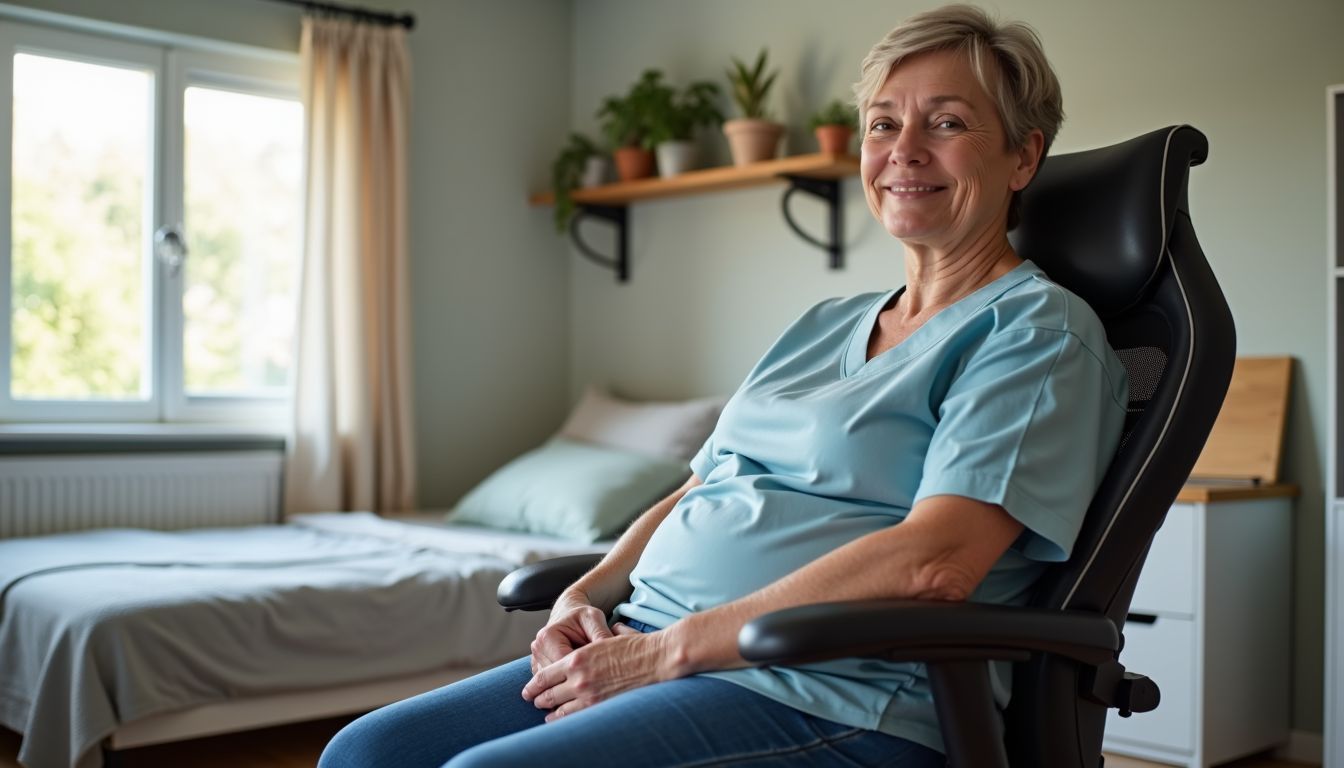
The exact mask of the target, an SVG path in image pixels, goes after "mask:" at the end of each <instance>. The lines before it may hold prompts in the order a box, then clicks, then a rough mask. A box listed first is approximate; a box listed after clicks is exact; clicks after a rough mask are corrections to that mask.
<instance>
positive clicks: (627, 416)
mask: <svg viewBox="0 0 1344 768" xmlns="http://www.w3.org/2000/svg"><path fill="white" fill-rule="evenodd" d="M723 404H724V401H723V400H721V399H719V398H713V397H709V398H701V399H698V400H684V401H680V402H636V401H633V400H624V399H622V398H619V397H616V396H615V395H611V394H608V393H606V392H604V391H602V390H600V389H598V388H596V387H589V388H588V391H586V392H584V394H583V398H582V399H581V400H579V404H578V405H577V406H575V407H574V412H573V413H571V414H570V415H569V419H568V420H567V421H566V422H565V425H564V426H563V427H561V428H560V433H559V434H560V436H561V437H567V438H569V439H571V440H582V441H584V442H588V443H595V444H597V445H605V446H608V447H610V448H621V449H624V450H627V451H633V452H635V453H642V454H644V455H645V456H656V457H659V458H665V459H677V460H681V461H689V460H690V459H691V457H693V456H695V452H696V451H698V450H700V446H702V445H704V443H705V440H707V439H709V433H711V432H713V431H714V425H715V424H717V423H718V421H719V412H720V411H722V410H723Z"/></svg>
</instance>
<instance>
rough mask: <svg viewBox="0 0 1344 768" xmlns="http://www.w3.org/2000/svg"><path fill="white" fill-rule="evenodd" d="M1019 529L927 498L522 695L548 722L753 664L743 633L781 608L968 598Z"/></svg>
mask: <svg viewBox="0 0 1344 768" xmlns="http://www.w3.org/2000/svg"><path fill="white" fill-rule="evenodd" d="M1022 529H1023V526H1022V524H1021V523H1019V522H1018V521H1017V520H1015V519H1014V518H1012V517H1011V516H1010V515H1009V514H1008V513H1007V512H1005V511H1004V510H1003V508H1002V507H1000V506H998V505H996V504H986V503H984V502H981V501H976V500H974V499H969V498H966V497H962V496H934V497H931V498H928V499H925V500H923V501H921V502H919V503H918V504H916V505H915V507H914V509H913V510H911V512H910V514H909V516H907V517H906V519H905V520H904V521H903V522H901V523H900V524H899V525H894V526H892V527H890V528H886V529H883V530H881V531H876V532H874V533H870V534H868V535H866V536H863V537H861V538H858V539H855V540H854V541H851V542H849V543H848V544H846V545H844V546H842V547H839V548H838V549H835V550H833V551H831V552H829V553H827V554H825V555H823V556H821V557H819V558H817V559H816V560H813V561H812V562H810V563H808V564H807V565H805V566H803V567H802V568H799V569H798V570H796V571H794V572H793V573H790V574H789V575H787V576H785V577H783V578H781V579H779V580H778V581H775V582H774V583H772V584H769V585H767V586H765V587H763V588H761V589H759V590H757V591H756V592H753V593H751V594H749V595H746V596H744V597H741V598H739V599H737V600H734V601H732V602H729V603H725V604H723V605H720V606H718V607H716V608H713V609H710V610H707V611H703V612H701V613H696V614H692V615H690V616H687V617H686V618H684V619H682V620H680V621H678V622H676V623H675V624H672V625H671V626H669V627H668V628H666V629H664V630H662V631H661V632H654V633H649V634H640V633H636V632H634V630H629V629H622V628H621V627H620V626H619V625H618V627H617V629H618V631H617V633H616V634H617V636H616V637H614V638H612V639H611V640H609V641H605V642H602V643H597V644H595V645H592V646H590V647H588V648H584V649H580V650H579V651H576V652H575V653H573V654H572V655H570V656H568V657H567V658H565V659H564V660H563V661H561V662H560V663H557V664H552V665H550V666H547V667H545V668H544V669H541V670H538V671H536V672H535V676H534V677H533V678H532V680H531V681H530V682H529V683H528V684H527V686H526V687H524V688H523V697H524V698H526V699H530V700H532V701H533V702H534V703H535V704H536V705H537V706H538V707H540V708H543V709H553V710H555V711H554V712H552V713H551V715H548V719H551V718H554V717H560V716H563V715H566V714H570V713H572V712H574V711H577V710H579V709H583V708H585V707H588V706H591V705H592V704H595V703H597V702H598V701H601V700H603V699H605V698H609V697H611V696H614V695H615V694H617V693H620V692H621V691H624V690H628V689H630V688H634V687H638V686H641V685H647V684H649V683H654V682H659V681H662V680H672V679H675V678H679V677H685V676H686V675H691V674H695V673H696V672H703V671H707V670H713V669H731V668H734V667H745V666H748V665H747V662H746V661H745V660H744V659H743V658H742V657H741V655H739V654H738V652H737V634H738V631H739V630H741V629H742V626H743V625H744V624H746V623H747V622H748V621H750V620H751V619H753V618H755V617H757V616H760V615H762V614H765V613H770V612H771V611H777V610H781V609H784V608H791V607H794V606H798V605H806V604H809V603H820V602H832V601H840V600H865V599H878V598H926V599H935V600H964V599H966V597H968V596H969V595H970V594H971V592H972V591H973V590H974V589H975V587H976V586H977V585H978V584H979V583H980V581H981V580H982V579H984V577H985V575H986V574H987V573H989V569H990V568H991V567H992V566H993V565H994V563H995V562H996V561H997V560H998V559H999V558H1000V557H1001V556H1002V555H1003V553H1004V552H1005V551H1007V549H1008V547H1009V546H1011V545H1012V543H1013V541H1014V540H1016V539H1017V537H1018V535H1019V534H1020V533H1021V532H1022ZM745 565H746V564H744V566H745ZM627 575H628V572H627Z"/></svg>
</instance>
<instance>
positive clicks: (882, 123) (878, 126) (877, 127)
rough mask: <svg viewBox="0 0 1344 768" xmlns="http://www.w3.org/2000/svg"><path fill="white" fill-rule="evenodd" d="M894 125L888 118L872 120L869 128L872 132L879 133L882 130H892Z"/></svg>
mask: <svg viewBox="0 0 1344 768" xmlns="http://www.w3.org/2000/svg"><path fill="white" fill-rule="evenodd" d="M895 127H896V125H895V124H894V123H892V122H891V121H890V120H874V121H873V127H872V128H871V130H872V131H873V133H881V132H884V131H889V130H892V129H894V128H895Z"/></svg>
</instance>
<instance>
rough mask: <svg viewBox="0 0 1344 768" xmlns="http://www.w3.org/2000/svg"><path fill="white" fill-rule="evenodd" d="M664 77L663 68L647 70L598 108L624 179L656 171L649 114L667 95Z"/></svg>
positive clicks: (643, 176) (641, 176) (619, 171)
mask: <svg viewBox="0 0 1344 768" xmlns="http://www.w3.org/2000/svg"><path fill="white" fill-rule="evenodd" d="M662 79H663V73H662V72H659V71H658V70H656V69H649V70H645V72H644V74H643V75H642V76H641V77H640V78H639V80H638V81H636V82H635V84H634V85H632V86H630V91H629V92H628V93H627V94H626V95H625V96H609V97H607V99H606V100H605V101H603V102H602V107H601V108H600V109H598V110H597V117H598V118H599V119H601V121H602V133H603V134H605V135H606V137H607V141H608V143H610V144H611V146H612V147H614V148H615V149H614V150H613V152H612V156H613V157H614V158H615V160H616V174H617V175H618V176H620V178H621V181H631V180H633V179H642V178H645V177H647V176H652V175H653V137H652V125H651V123H650V119H649V118H650V115H652V114H653V112H654V110H655V105H656V104H657V102H658V101H659V100H660V99H663V98H665V95H664V93H665V91H666V90H667V86H666V85H664V84H663V82H662Z"/></svg>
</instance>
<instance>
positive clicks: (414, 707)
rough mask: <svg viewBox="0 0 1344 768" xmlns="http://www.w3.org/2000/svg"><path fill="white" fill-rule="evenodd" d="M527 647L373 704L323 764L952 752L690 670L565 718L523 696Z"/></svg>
mask: <svg viewBox="0 0 1344 768" xmlns="http://www.w3.org/2000/svg"><path fill="white" fill-rule="evenodd" d="M531 677H532V673H531V669H530V667H529V665H528V660H527V659H526V658H522V659H519V660H518V661H515V662H512V663H509V664H505V665H503V666H501V667H497V668H495V669H492V670H490V671H488V672H483V673H481V674H479V675H477V676H475V677H472V678H469V679H466V680H463V681H461V682H458V683H454V684H452V685H449V686H445V687H443V688H440V689H438V690H436V691H430V692H428V693H424V694H421V695H419V696H416V697H414V698H411V699H407V700H406V701H402V702H399V703H396V704H392V705H390V706H387V707H384V708H382V709H379V710H377V711H375V712H371V713H369V714H367V715H365V716H364V717H361V718H359V719H358V720H356V721H354V722H352V723H350V724H349V725H348V726H346V727H345V728H344V729H343V730H341V732H340V733H338V734H336V736H335V738H333V739H332V740H331V743H330V744H328V745H327V748H326V751H324V752H323V753H322V759H321V760H320V761H319V763H318V766H319V768H382V767H384V766H386V767H387V768H439V767H440V766H446V767H447V768H482V767H483V766H529V765H542V766H546V768H570V766H573V767H574V768H579V767H580V766H583V767H585V768H602V767H603V766H612V767H613V768H616V767H619V768H630V766H641V767H643V766H648V767H650V768H652V767H653V766H726V765H732V766H753V767H755V766H761V767H762V768H764V767H765V766H769V767H771V768H775V767H779V768H783V766H819V767H824V766H850V767H852V766H899V767H900V768H932V767H933V766H942V765H943V764H944V757H943V755H941V754H939V753H938V752H935V751H933V750H931V749H928V748H927V747H923V746H920V745H918V744H915V743H913V742H910V741H906V740H904V739H900V738H897V737H895V736H889V735H887V734H884V733H880V732H877V731H869V730H865V729H862V728H854V727H851V726H847V725H841V724H840V723H835V722H832V721H829V720H823V719H821V718H818V717H813V716H811V715H807V714H804V713H802V712H799V711H798V710H795V709H793V708H791V707H788V706H786V705H783V704H779V703H777V702H774V701H771V700H770V699H767V698H766V697H764V696H761V695H760V694H757V693H753V692H752V691H749V690H747V689H746V688H743V687H741V686H739V685H734V684H732V683H728V682H724V681H722V680H715V679H713V678H709V677H700V676H695V677H686V678H682V679H680V680H673V681H670V682H666V683H658V684H656V685H649V686H644V687H642V688H636V689H634V690H632V691H627V692H625V693H623V694H621V695H619V696H616V697H614V698H612V699H609V700H607V701H604V702H601V703H600V704H597V705H595V706H592V707H589V708H588V709H585V710H581V711H579V712H576V713H574V714H572V715H570V716H568V717H565V718H563V719H561V720H557V721H555V722H553V723H545V722H544V721H543V718H544V717H545V712H544V711H543V710H539V709H537V708H535V707H534V706H532V704H531V703H529V702H526V701H524V700H523V698H522V695H521V691H522V688H523V685H525V684H526V683H527V681H528V680H529V679H530V678H531Z"/></svg>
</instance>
